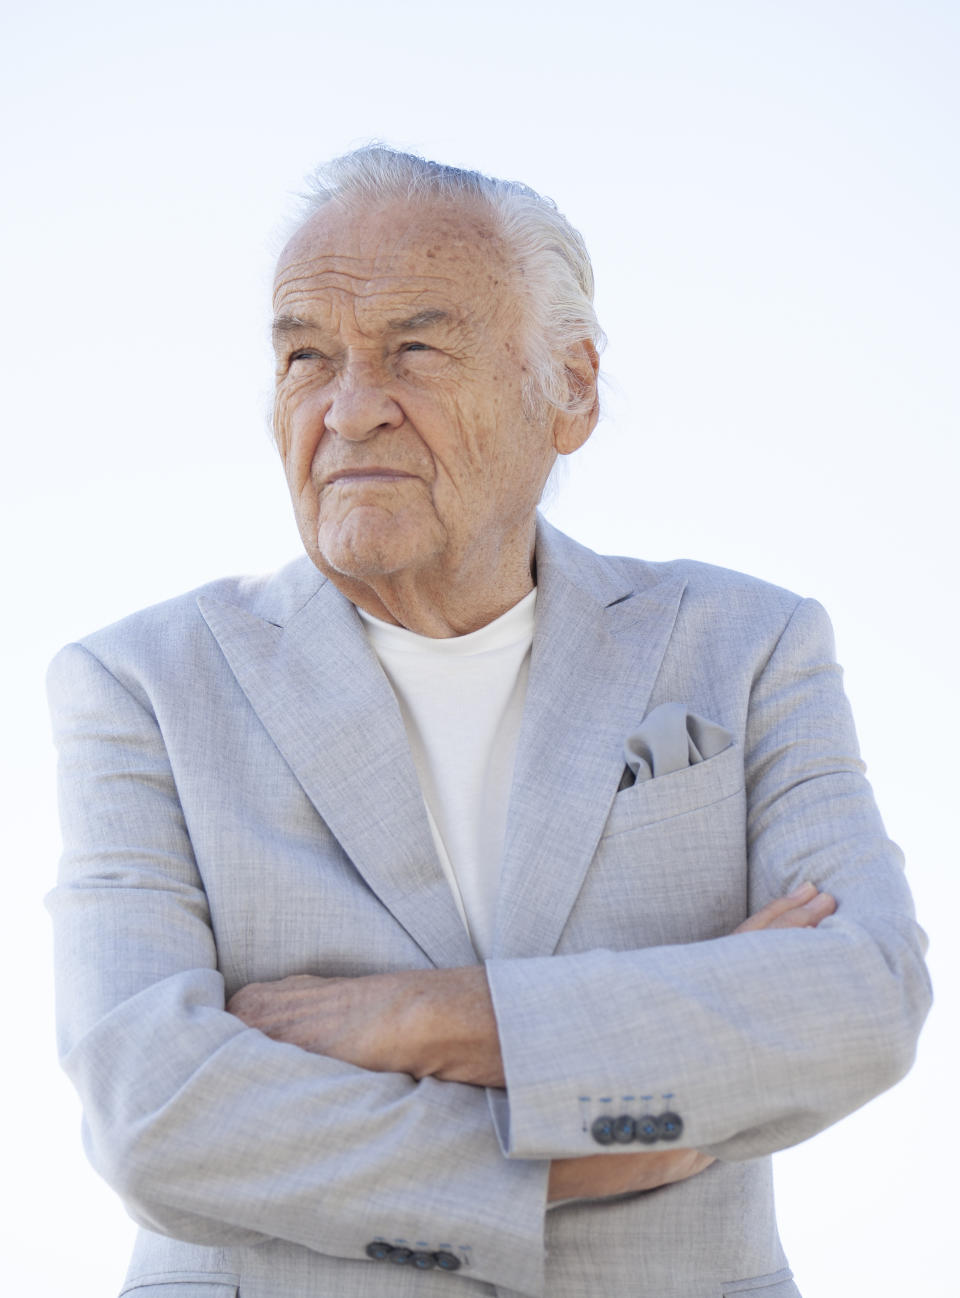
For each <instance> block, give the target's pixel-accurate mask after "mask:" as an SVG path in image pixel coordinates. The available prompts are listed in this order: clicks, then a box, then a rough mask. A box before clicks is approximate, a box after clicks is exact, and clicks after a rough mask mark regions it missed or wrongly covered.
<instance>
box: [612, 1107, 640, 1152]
mask: <svg viewBox="0 0 960 1298" xmlns="http://www.w3.org/2000/svg"><path fill="white" fill-rule="evenodd" d="M635 1132H636V1124H635V1123H634V1121H633V1118H631V1117H630V1114H629V1113H621V1114H620V1117H619V1118H617V1119H616V1121H615V1122H614V1124H613V1138H614V1140H615V1141H616V1142H617V1144H618V1145H629V1144H630V1141H631V1140H633V1137H634V1134H635Z"/></svg>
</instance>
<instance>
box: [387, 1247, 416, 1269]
mask: <svg viewBox="0 0 960 1298" xmlns="http://www.w3.org/2000/svg"><path fill="white" fill-rule="evenodd" d="M412 1257H413V1250H412V1249H409V1248H392V1249H391V1250H390V1252H389V1253H388V1254H387V1261H388V1262H392V1263H393V1265H394V1266H406V1264H407V1263H408V1262H409V1261H410V1259H411V1258H412Z"/></svg>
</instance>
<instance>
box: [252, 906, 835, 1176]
mask: <svg viewBox="0 0 960 1298" xmlns="http://www.w3.org/2000/svg"><path fill="white" fill-rule="evenodd" d="M835 909H836V903H835V901H834V899H833V898H832V897H831V896H830V895H829V894H828V893H821V892H818V891H817V889H816V888H815V886H814V885H813V884H812V883H807V884H804V885H802V887H800V888H798V889H797V890H796V891H795V892H793V893H791V894H790V895H789V896H788V897H784V898H780V899H778V900H776V901H773V902H770V903H769V904H768V905H766V906H764V907H763V908H762V909H761V910H759V911H757V913H756V914H754V915H751V916H750V917H749V919H746V920H745V921H744V922H743V923H742V924H740V925H739V926H738V927H737V928H736V929H735V930H734V934H732V935H731V936H733V935H735V934H736V933H744V932H755V931H757V930H760V929H775V928H812V927H816V925H817V924H819V923H820V921H821V920H822V919H825V918H826V916H828V915H831V914H833V912H834V911H835ZM227 1009H228V1010H229V1012H230V1013H231V1014H234V1015H235V1016H236V1017H237V1018H239V1019H241V1020H242V1021H243V1022H244V1023H245V1024H246V1025H247V1026H248V1027H252V1028H258V1029H259V1030H260V1031H261V1032H263V1033H265V1034H266V1035H267V1036H269V1037H271V1038H272V1039H274V1040H276V1041H285V1042H287V1043H289V1044H291V1045H295V1046H299V1047H300V1048H301V1049H303V1050H308V1051H311V1052H312V1053H314V1054H320V1055H326V1056H328V1057H330V1058H333V1059H339V1060H341V1061H343V1062H344V1063H349V1064H353V1065H355V1066H357V1067H359V1068H366V1069H370V1070H371V1071H374V1072H394V1073H409V1074H410V1075H411V1076H413V1077H415V1078H417V1079H420V1078H423V1077H434V1078H436V1079H437V1080H439V1081H446V1082H464V1083H467V1084H469V1085H473V1086H495V1087H502V1086H503V1085H504V1072H503V1060H502V1058H501V1053H500V1039H499V1035H498V1032H497V1021H496V1017H495V1015H494V1010H493V1001H492V999H491V996H490V989H489V986H488V984H487V978H486V973H485V971H484V968H483V966H482V965H472V966H468V967H466V968H461V969H437V970H427V971H419V970H414V971H410V972H401V973H389V974H371V975H367V976H365V977H360V978H318V977H314V976H312V975H309V974H298V975H294V976H293V977H289V978H283V979H280V980H279V981H277V982H271V983H250V984H248V985H247V986H246V987H242V988H241V989H240V990H239V991H238V992H237V993H236V994H235V995H234V996H233V997H232V998H231V1000H230V1002H229V1004H228V1005H227ZM713 1161H714V1160H713V1159H712V1158H711V1157H709V1156H708V1155H706V1154H702V1153H700V1151H699V1150H696V1149H676V1150H670V1151H668V1152H666V1153H653V1152H644V1153H637V1154H621V1155H619V1156H618V1157H616V1158H610V1157H608V1156H606V1155H603V1154H599V1155H594V1156H590V1157H585V1158H560V1159H555V1160H554V1161H553V1162H552V1164H551V1169H550V1177H549V1183H548V1198H549V1199H551V1200H556V1199H566V1198H574V1197H576V1198H600V1197H605V1196H608V1195H615V1194H624V1193H627V1192H630V1191H636V1190H650V1189H654V1188H656V1187H657V1186H660V1185H667V1184H670V1183H671V1182H673V1181H680V1180H685V1179H686V1178H687V1177H690V1176H694V1175H696V1173H698V1172H701V1171H703V1169H704V1168H705V1167H708V1166H709V1165H710V1163H712V1162H713Z"/></svg>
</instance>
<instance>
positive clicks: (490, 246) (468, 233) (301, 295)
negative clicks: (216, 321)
mask: <svg viewBox="0 0 960 1298" xmlns="http://www.w3.org/2000/svg"><path fill="white" fill-rule="evenodd" d="M513 279H514V276H513V273H512V269H511V265H510V258H509V256H508V252H507V248H506V246H505V244H504V241H503V239H502V238H501V237H500V235H499V234H498V233H497V232H496V230H495V228H494V220H493V216H492V213H490V212H489V210H488V209H486V208H485V207H484V205H482V204H480V203H478V202H475V201H471V202H467V201H462V200H449V201H448V200H440V199H432V200H429V201H422V202H399V201H394V202H390V203H385V204H382V205H380V206H379V207H373V208H369V207H366V208H365V207H361V206H360V205H359V204H357V203H352V204H346V203H341V202H339V201H337V200H334V201H333V202H331V203H328V204H327V205H326V206H325V207H323V208H321V209H320V210H319V211H318V212H315V213H314V214H313V215H312V216H311V217H310V218H309V219H308V220H307V221H306V222H304V224H303V225H302V226H301V227H300V228H299V230H297V231H296V233H295V234H294V235H293V237H292V238H291V239H290V241H289V242H288V243H287V245H286V247H285V248H284V249H283V252H282V253H281V254H280V258H279V260H278V262H277V272H276V277H275V280H274V307H275V309H276V310H277V311H280V310H283V311H289V310H290V308H291V306H294V305H298V304H300V305H302V304H303V303H304V302H306V301H309V300H317V299H324V298H326V299H331V298H338V297H342V296H346V297H348V298H350V299H354V300H357V301H360V302H363V303H364V304H365V305H367V306H369V307H370V308H371V309H375V308H376V306H377V305H378V304H379V303H382V304H383V305H384V306H386V305H387V304H388V303H389V302H391V301H397V300H401V299H402V300H404V301H415V302H431V303H433V302H436V303H437V304H442V305H445V306H448V307H450V308H453V309H455V310H456V309H458V308H459V309H462V310H465V311H478V310H479V311H480V312H483V310H484V308H485V307H486V308H488V309H492V308H493V305H494V303H495V302H497V301H498V300H500V301H502V300H503V297H504V295H505V294H507V295H509V293H510V291H511V288H512V281H513Z"/></svg>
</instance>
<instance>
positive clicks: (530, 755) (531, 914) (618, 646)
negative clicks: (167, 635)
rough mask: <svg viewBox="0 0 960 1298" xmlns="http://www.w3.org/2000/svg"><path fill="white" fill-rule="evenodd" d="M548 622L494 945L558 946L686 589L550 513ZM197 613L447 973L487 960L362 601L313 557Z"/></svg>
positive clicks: (315, 791)
mask: <svg viewBox="0 0 960 1298" xmlns="http://www.w3.org/2000/svg"><path fill="white" fill-rule="evenodd" d="M536 553H537V584H538V594H537V623H536V630H535V633H534V642H533V651H532V658H531V667H530V677H529V685H528V691H527V700H526V706H525V709H524V718H523V723H522V726H521V732H520V738H519V743H518V750H517V757H516V764H515V770H514V780H513V792H512V796H511V803H510V809H509V814H508V821H507V834H506V842H505V849H504V856H503V862H502V872H501V882H500V891H499V896H498V904H497V921H496V930H495V937H494V952H493V954H495V955H498V956H525V955H548V954H550V953H551V952H552V951H553V950H554V948H555V946H556V944H557V942H558V941H559V938H560V934H561V932H562V930H563V925H564V924H565V922H566V919H567V916H568V915H569V912H570V909H571V907H572V906H573V903H574V901H575V900H576V896H577V893H578V892H579V889H580V886H581V884H582V881H583V876H584V874H585V873H586V870H587V869H588V867H589V864H590V861H591V859H592V857H593V854H594V851H595V850H596V845H597V842H598V841H599V838H600V834H601V832H602V829H603V824H604V822H605V820H606V818H607V814H608V812H609V808H610V803H611V802H612V799H613V796H614V794H615V793H616V790H617V786H618V784H619V780H620V776H621V774H622V771H623V760H624V759H623V741H624V738H625V737H626V735H627V734H628V733H629V732H630V731H631V729H634V728H635V727H636V724H637V723H638V722H639V721H640V720H641V719H642V717H643V715H644V713H645V711H646V709H647V702H648V699H649V696H650V693H651V690H652V688H653V684H654V681H655V679H656V675H657V671H658V670H659V666H660V662H661V660H662V657H663V654H664V651H665V649H666V645H667V643H668V640H669V637H670V633H671V631H672V628H673V624H674V620H675V618H676V613H677V608H678V606H679V602H680V597H681V595H682V592H683V587H684V582H683V581H682V580H681V581H678V580H673V579H667V580H663V579H661V578H660V576H659V574H658V573H657V572H656V570H655V569H652V568H650V567H649V566H648V565H642V564H633V563H630V564H628V563H626V562H624V561H622V560H615V559H609V558H603V557H601V556H599V555H596V554H594V553H593V552H592V551H590V550H587V549H585V548H584V547H583V546H580V545H577V544H576V542H574V541H571V540H570V539H569V538H568V537H566V536H564V535H563V534H562V533H560V532H558V531H556V530H555V529H554V528H552V527H550V526H549V524H547V523H545V522H544V521H543V520H539V522H538V528H537V552H536ZM240 598H241V599H242V601H243V602H242V604H241V603H232V602H231V603H227V602H224V601H222V600H220V599H216V598H214V597H212V596H210V595H202V596H200V597H199V598H198V604H199V606H200V611H201V613H202V614H203V617H204V619H205V620H206V622H207V625H208V626H209V628H210V631H211V632H212V634H213V635H214V637H215V638H216V640H217V641H218V643H219V645H220V648H221V650H222V651H223V654H224V656H225V658H226V660H227V662H228V664H229V666H230V668H231V670H232V671H233V673H234V675H235V676H236V678H237V681H238V682H239V684H240V686H241V688H242V689H243V691H244V694H245V695H246V697H247V700H248V701H249V703H250V706H251V707H252V708H253V709H254V711H255V712H256V713H257V715H258V717H259V718H260V721H261V722H262V724H263V726H264V728H265V730H266V731H267V733H268V734H269V736H270V738H271V739H272V740H273V742H274V744H275V745H276V747H277V748H278V749H279V751H280V752H281V754H282V755H283V757H284V759H285V760H286V762H287V763H288V765H289V766H290V769H291V771H292V772H293V774H294V775H295V776H296V778H297V779H298V780H299V782H300V784H301V785H302V786H303V789H304V791H305V792H306V794H307V796H308V797H309V798H310V800H311V802H312V803H313V804H314V806H315V807H316V809H317V811H318V812H319V814H320V815H321V816H322V818H323V819H324V821H325V822H326V824H327V825H328V827H329V829H330V831H331V833H332V834H333V835H334V837H335V838H336V839H337V841H338V842H339V843H340V845H341V847H342V848H343V850H344V851H345V852H346V853H347V855H348V856H349V857H350V859H351V861H352V862H353V864H354V865H355V866H356V868H357V869H358V870H359V872H360V873H361V874H362V875H363V877H364V879H365V880H366V882H367V883H368V884H369V886H370V888H371V889H372V890H373V892H374V893H375V894H376V895H377V896H378V897H379V898H380V900H381V901H382V902H383V904H384V905H385V906H387V908H388V909H389V910H390V911H391V912H392V914H393V915H394V916H395V917H396V918H397V920H398V921H399V922H400V923H401V924H402V925H403V926H404V928H405V929H406V930H407V931H408V933H409V934H410V935H411V937H413V939H414V940H415V941H416V942H417V943H418V944H419V946H420V947H421V949H422V950H423V951H424V953H425V955H426V956H427V958H428V959H429V960H430V961H431V962H432V963H433V964H435V965H437V966H438V967H441V968H444V967H453V966H456V965H464V964H471V963H473V962H474V961H475V960H476V953H475V951H474V949H473V946H472V944H471V942H470V939H469V937H468V935H467V933H466V931H465V929H464V927H463V923H462V921H461V919H460V916H459V913H458V911H457V908H456V904H455V902H454V900H453V896H452V894H451V891H450V886H449V884H448V883H447V881H446V878H445V877H444V875H443V871H442V869H441V867H440V864H439V861H438V860H437V857H436V852H435V850H434V846H433V839H432V837H431V834H430V828H429V824H428V822H427V817H426V811H425V808H424V804H423V797H422V795H421V792H420V786H419V782H418V779H417V774H416V770H415V768H414V765H413V758H412V756H411V754H410V748H409V745H408V743H407V736H406V731H405V729H404V725H403V719H402V717H401V715H400V710H399V707H398V705H397V702H396V699H395V697H394V694H393V691H392V689H391V688H390V685H389V683H388V681H387V679H386V677H385V676H384V674H383V672H382V670H381V668H380V665H379V663H378V662H377V659H376V656H375V655H374V653H373V651H372V650H371V648H370V646H369V644H368V642H367V638H366V635H365V634H364V631H363V626H362V623H361V621H360V618H359V616H358V615H357V612H356V609H355V608H354V606H353V605H352V604H351V603H350V602H349V600H347V599H346V598H345V597H344V596H343V595H341V593H340V592H339V590H337V588H336V587H335V586H334V585H333V583H332V582H330V581H328V580H327V579H326V578H325V577H324V576H323V575H322V574H321V573H319V572H318V571H317V570H316V568H314V566H313V565H312V564H311V563H310V561H309V560H308V559H306V558H304V559H301V560H298V561H296V562H294V563H293V564H291V565H289V566H288V567H287V568H286V569H283V570H282V571H281V572H280V573H278V574H277V575H276V577H274V578H272V579H271V580H269V581H268V582H267V583H266V584H265V585H264V586H261V587H258V588H252V587H251V588H249V589H248V590H246V591H241V592H240Z"/></svg>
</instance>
